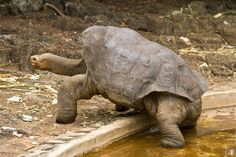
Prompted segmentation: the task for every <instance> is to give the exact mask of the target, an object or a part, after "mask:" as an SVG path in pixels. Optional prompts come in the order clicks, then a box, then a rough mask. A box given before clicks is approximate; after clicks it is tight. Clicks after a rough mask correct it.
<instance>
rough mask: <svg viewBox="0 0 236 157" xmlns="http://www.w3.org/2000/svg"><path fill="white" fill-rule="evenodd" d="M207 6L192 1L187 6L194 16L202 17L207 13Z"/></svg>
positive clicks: (202, 2)
mask: <svg viewBox="0 0 236 157" xmlns="http://www.w3.org/2000/svg"><path fill="white" fill-rule="evenodd" d="M206 6H207V4H206V2H204V1H192V2H191V3H190V4H189V8H190V9H191V10H192V13H193V14H194V15H204V14H206V13H208V10H207V7H206Z"/></svg>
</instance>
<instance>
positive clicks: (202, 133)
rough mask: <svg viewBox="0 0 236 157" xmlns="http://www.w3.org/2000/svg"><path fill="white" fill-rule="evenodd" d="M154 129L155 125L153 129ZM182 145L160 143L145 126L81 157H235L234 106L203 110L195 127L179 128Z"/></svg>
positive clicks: (235, 130) (235, 109)
mask: <svg viewBox="0 0 236 157" xmlns="http://www.w3.org/2000/svg"><path fill="white" fill-rule="evenodd" d="M154 130H155V129H154ZM182 132H183V134H184V137H185V140H186V145H185V146H184V147H183V148H180V149H166V148H163V147H161V145H160V143H159V141H160V138H161V136H160V134H159V133H158V130H156V131H155V132H153V129H149V130H147V131H145V132H143V133H139V134H136V135H133V136H131V137H128V138H126V139H124V140H121V141H119V142H116V143H114V144H112V145H110V146H107V147H105V148H103V149H101V150H99V151H97V152H92V153H89V154H86V155H84V156H85V157H97V156H99V157H120V156H122V157H161V156H165V157H166V156H167V157H168V156H171V157H179V156H182V157H189V156H190V157H218V156H219V157H223V156H225V157H226V156H227V157H235V156H236V107H229V108H222V109H215V110H207V111H204V112H203V113H202V116H201V118H200V120H199V121H198V125H197V128H196V129H189V130H187V129H186V130H182Z"/></svg>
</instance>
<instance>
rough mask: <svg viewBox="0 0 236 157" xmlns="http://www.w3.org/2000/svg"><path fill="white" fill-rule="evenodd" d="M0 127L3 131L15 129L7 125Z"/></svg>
mask: <svg viewBox="0 0 236 157" xmlns="http://www.w3.org/2000/svg"><path fill="white" fill-rule="evenodd" d="M1 129H2V130H4V131H10V132H13V131H17V129H16V128H13V127H7V126H2V127H1Z"/></svg>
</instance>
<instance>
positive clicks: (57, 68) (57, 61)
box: [45, 55, 87, 76]
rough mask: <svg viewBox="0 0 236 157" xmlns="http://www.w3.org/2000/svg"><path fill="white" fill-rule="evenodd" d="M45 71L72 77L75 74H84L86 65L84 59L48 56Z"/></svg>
mask: <svg viewBox="0 0 236 157" xmlns="http://www.w3.org/2000/svg"><path fill="white" fill-rule="evenodd" d="M46 62H47V63H46V67H45V70H48V71H50V72H53V73H55V74H60V75H67V76H73V75H76V74H84V73H85V72H86V69H87V68H86V64H85V62H84V59H82V58H81V59H68V58H64V57H60V56H57V55H48V56H47V60H46Z"/></svg>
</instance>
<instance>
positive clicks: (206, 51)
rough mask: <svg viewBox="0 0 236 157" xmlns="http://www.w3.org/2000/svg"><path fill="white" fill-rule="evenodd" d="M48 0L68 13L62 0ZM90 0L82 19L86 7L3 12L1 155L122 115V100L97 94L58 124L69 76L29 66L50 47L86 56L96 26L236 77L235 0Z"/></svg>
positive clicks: (218, 78)
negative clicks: (117, 105)
mask: <svg viewBox="0 0 236 157" xmlns="http://www.w3.org/2000/svg"><path fill="white" fill-rule="evenodd" d="M48 2H51V3H52V4H54V5H55V6H56V7H57V8H58V9H60V10H61V11H62V12H63V7H62V6H61V5H60V4H58V3H56V1H53V0H52V1H50V0H49V1H48ZM82 2H83V3H82V4H83V5H84V8H85V9H86V11H87V15H86V16H82V17H81V14H80V13H78V14H76V15H74V16H72V15H71V16H68V15H66V16H65V17H61V16H59V15H57V14H56V13H55V12H54V11H53V10H52V9H50V8H46V7H44V8H42V9H41V10H39V11H38V12H30V13H28V12H27V13H24V14H21V15H15V16H12V15H7V16H4V17H1V18H0V64H1V67H0V92H1V95H0V119H1V120H0V127H1V128H0V143H1V145H0V156H17V155H18V154H19V153H22V152H23V151H24V150H27V149H29V148H31V147H34V146H36V145H38V144H39V143H41V142H42V141H44V140H45V139H49V138H50V137H52V136H56V135H59V134H61V133H64V132H66V131H73V130H74V131H76V130H79V129H81V128H90V127H92V128H96V127H100V126H101V125H106V124H108V123H111V122H112V121H114V120H115V119H116V118H119V114H120V113H117V112H115V111H114V104H112V103H110V102H109V101H108V100H105V99H103V98H101V97H100V96H96V97H93V99H91V100H89V101H79V102H78V104H79V105H78V109H79V114H78V117H77V120H76V121H75V123H73V124H68V125H59V124H56V123H55V121H54V119H55V114H56V108H57V104H56V94H57V89H58V88H59V85H60V84H61V82H62V81H63V80H64V79H65V77H63V76H58V75H54V74H51V73H48V72H39V71H35V69H33V68H32V67H31V65H30V64H29V57H30V56H31V55H33V54H41V53H46V52H50V53H54V54H58V55H61V56H64V57H68V58H80V57H81V55H80V52H81V44H80V41H79V37H80V34H81V32H82V31H83V30H84V29H85V28H87V27H88V26H91V25H94V24H97V25H114V26H120V27H130V28H132V29H135V30H137V31H138V32H140V33H141V34H142V35H143V36H145V37H146V38H148V39H150V40H152V41H156V42H159V43H161V44H163V45H165V46H167V47H169V48H171V49H173V50H174V51H175V52H176V53H177V54H179V55H180V56H182V57H183V58H184V59H185V60H186V62H187V63H188V64H189V65H190V67H191V68H193V69H195V70H197V71H200V72H201V73H202V74H203V75H205V76H206V77H207V78H208V80H209V85H210V86H211V85H213V84H214V85H215V84H217V83H221V82H227V81H233V80H235V72H236V47H235V46H236V29H235V26H236V15H235V14H234V11H235V10H236V3H235V2H233V1H187V2H185V3H183V2H181V1H169V0H166V1H154V0H153V1H152V0H143V1H129V2H126V1H122V0H118V1H111V0H100V1H96V3H95V2H94V1H92V0H88V1H87V3H85V2H84V1H82ZM219 13H221V14H219ZM13 96H15V97H13ZM12 97H13V100H12V99H9V98H12ZM8 127H11V128H8Z"/></svg>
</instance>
